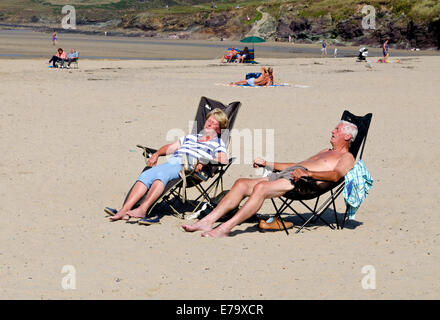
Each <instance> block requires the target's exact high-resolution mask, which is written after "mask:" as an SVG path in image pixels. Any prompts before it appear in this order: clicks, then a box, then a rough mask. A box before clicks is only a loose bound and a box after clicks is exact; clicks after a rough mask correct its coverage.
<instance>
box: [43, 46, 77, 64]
mask: <svg viewBox="0 0 440 320" xmlns="http://www.w3.org/2000/svg"><path fill="white" fill-rule="evenodd" d="M76 60H78V52H77V51H76V50H75V49H71V50H70V53H69V54H66V52H65V51H64V50H63V49H62V48H58V50H57V53H56V54H55V55H54V56H52V58H50V60H49V64H50V63H52V68H57V67H58V66H57V63H58V64H59V65H60V67H61V68H64V63H65V62H67V68H70V64H71V63H72V62H73V61H76Z"/></svg>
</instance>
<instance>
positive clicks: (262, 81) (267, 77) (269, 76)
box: [230, 67, 275, 87]
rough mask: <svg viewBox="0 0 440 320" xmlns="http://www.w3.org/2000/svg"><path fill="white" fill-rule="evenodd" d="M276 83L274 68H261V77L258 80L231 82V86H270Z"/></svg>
mask: <svg viewBox="0 0 440 320" xmlns="http://www.w3.org/2000/svg"><path fill="white" fill-rule="evenodd" d="M274 83H275V81H274V76H273V69H272V68H270V67H269V68H267V69H266V68H265V67H262V68H261V75H260V76H259V77H257V78H249V79H246V80H242V81H237V82H231V83H230V84H231V85H249V86H266V87H268V86H270V85H273V84H274Z"/></svg>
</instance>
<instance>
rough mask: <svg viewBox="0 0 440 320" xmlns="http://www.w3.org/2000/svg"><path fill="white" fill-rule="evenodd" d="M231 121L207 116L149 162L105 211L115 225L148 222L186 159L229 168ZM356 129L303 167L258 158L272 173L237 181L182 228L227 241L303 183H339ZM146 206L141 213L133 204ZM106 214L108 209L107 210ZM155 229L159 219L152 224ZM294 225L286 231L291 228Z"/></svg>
mask: <svg viewBox="0 0 440 320" xmlns="http://www.w3.org/2000/svg"><path fill="white" fill-rule="evenodd" d="M228 121H229V120H228V117H227V115H226V114H225V113H224V112H223V111H222V110H220V109H214V110H212V111H211V112H210V113H209V114H208V115H207V116H206V121H205V124H204V128H203V130H202V131H201V133H199V134H189V135H187V136H184V137H181V138H180V139H178V140H177V141H176V142H174V143H171V144H168V145H164V146H163V147H161V148H160V149H159V150H158V151H156V152H155V153H154V154H153V155H152V156H151V157H150V159H149V160H148V166H150V167H152V168H151V169H149V170H146V171H144V172H143V173H142V174H141V175H140V176H139V178H138V179H137V180H136V183H135V185H134V187H133V188H132V189H131V191H129V194H128V196H127V199H126V201H125V203H124V205H123V207H122V208H121V209H120V210H118V211H117V210H115V211H107V210H106V212H107V213H109V214H110V215H112V217H110V220H111V221H119V220H129V219H132V218H135V219H142V218H143V220H145V219H147V220H148V219H149V218H145V216H146V213H147V210H148V209H149V208H150V207H151V206H152V205H153V204H154V202H155V201H156V200H157V199H158V198H159V197H160V196H161V195H162V193H163V192H164V189H165V186H166V185H167V183H168V182H169V181H170V180H172V179H174V178H177V177H178V176H179V171H180V170H181V169H182V167H183V166H184V160H183V157H185V156H191V157H193V158H195V159H200V158H204V159H213V160H216V161H218V162H221V163H226V162H227V154H226V148H225V145H224V143H223V141H222V139H221V138H220V134H221V131H222V129H226V128H227V127H228ZM357 132H358V128H357V127H356V125H354V124H353V123H350V122H347V121H340V122H339V123H338V124H337V125H336V127H335V128H334V129H333V130H332V132H331V138H330V144H331V148H325V149H323V150H321V151H319V152H318V153H317V154H315V155H313V156H311V157H310V158H307V159H305V160H303V161H299V162H287V163H280V162H268V161H266V160H264V159H262V158H257V159H255V160H254V162H253V167H255V168H257V167H265V168H268V169H270V170H276V171H279V172H276V173H275V172H273V173H271V174H270V175H269V176H267V177H262V178H253V179H251V178H243V177H242V178H239V179H238V180H236V181H235V183H234V184H233V186H232V188H231V189H230V191H229V192H228V193H227V194H226V195H225V196H224V197H223V199H222V200H221V201H220V202H219V204H218V205H217V206H216V207H215V208H214V209H213V211H212V212H211V213H209V214H208V215H207V216H205V217H204V218H203V219H201V220H199V221H197V222H196V223H194V224H183V225H182V226H181V227H182V229H183V230H184V231H186V232H195V231H200V232H202V233H201V234H202V236H204V237H224V236H228V235H229V234H230V232H231V230H232V229H233V228H234V227H235V226H236V225H238V224H240V223H241V222H243V221H245V220H247V219H248V218H250V217H252V216H253V215H255V214H256V213H257V212H258V210H259V209H260V208H261V206H262V205H263V202H264V201H265V200H266V199H271V198H274V197H279V196H282V195H284V194H285V193H286V192H288V191H290V190H293V189H295V188H296V186H297V182H298V181H299V179H301V178H304V177H307V178H310V179H313V181H314V182H313V183H315V184H316V185H321V184H328V183H331V182H336V181H339V180H340V179H341V178H342V177H344V176H345V175H346V174H347V173H348V171H349V170H351V169H352V167H353V166H354V163H355V159H354V157H353V155H352V154H351V153H350V152H349V146H350V144H351V143H352V142H353V141H354V139H355V138H356V135H357ZM165 155H172V156H171V157H170V158H169V159H168V161H167V162H166V163H164V164H159V165H157V161H158V158H159V157H161V156H165ZM203 166H204V164H203V163H202V162H201V163H198V164H197V166H196V168H195V171H197V172H200V171H201V170H202V169H203ZM143 197H145V198H144V200H143V202H142V203H141V205H140V206H139V207H137V208H133V207H134V206H135V204H136V203H137V202H138V201H139V200H141V199H142V198H143ZM245 198H248V200H247V201H246V202H245V204H244V205H243V206H242V207H241V208H239V209H238V211H237V212H236V213H235V214H234V215H233V217H232V218H230V219H229V220H227V221H226V222H224V223H222V224H220V225H219V226H217V227H216V228H213V226H214V223H215V222H216V221H218V220H219V219H220V218H221V217H223V216H224V215H226V214H227V213H229V212H231V211H232V210H234V209H236V208H238V207H239V205H240V203H241V202H242V200H243V199H245ZM106 209H108V208H106ZM149 221H150V222H151V223H150V224H152V223H155V222H158V220H157V219H150V220H149ZM280 226H281V223H280V221H279V220H277V219H273V221H272V222H269V221H267V222H266V221H260V228H263V229H270V230H282V229H281V227H280ZM292 226H293V225H292V223H290V225H289V226H287V227H292Z"/></svg>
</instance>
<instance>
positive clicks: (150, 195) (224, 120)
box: [110, 109, 229, 221]
mask: <svg viewBox="0 0 440 320" xmlns="http://www.w3.org/2000/svg"><path fill="white" fill-rule="evenodd" d="M228 121H229V120H228V117H227V115H226V113H224V112H223V111H222V110H220V109H214V110H212V111H211V112H210V113H208V115H207V116H206V122H205V125H204V128H203V130H202V131H201V133H199V134H197V135H195V134H190V135H187V136H184V137H181V138H180V139H179V140H178V141H176V142H174V143H171V144H167V145H165V146H163V147H162V148H160V149H159V150H158V151H157V152H156V153H154V154H153V155H152V156H151V157H150V158H149V159H148V166H150V167H152V168H151V169H148V170H145V171H144V172H142V173H141V175H140V176H139V178H138V179H137V180H136V183H135V185H134V186H133V189H132V190H131V192H130V194H129V195H128V199H127V201H126V202H125V204H124V205H123V207H122V208H121V209H120V210H119V211H118V212H117V213H116V214H115V215H114V216H112V217H110V220H111V221H117V220H121V219H122V220H128V219H130V217H132V218H143V217H145V215H146V212H147V210H148V208H149V207H150V206H151V205H152V204H154V202H155V201H156V200H157V199H158V198H159V197H160V196H161V195H162V193H163V192H164V189H165V186H166V185H167V183H168V182H169V181H171V180H173V179H176V178H178V177H179V171H180V170H181V169H182V167H183V165H184V163H183V161H184V160H183V157H191V158H192V159H200V158H204V159H210V160H216V161H218V162H221V163H227V155H226V147H225V144H224V142H223V140H222V139H221V138H220V134H221V130H222V129H226V128H227V127H228ZM167 154H172V157H171V158H169V159H168V161H167V162H166V163H163V164H160V165H156V164H157V160H158V158H159V157H160V156H164V155H167ZM202 167H203V164H202V163H199V164H197V166H196V168H195V171H196V172H200V170H201V169H202ZM145 194H147V196H146V198H145V201H144V202H143V203H142V204H141V205H140V206H139V207H138V208H136V209H133V210H132V207H133V206H134V205H135V204H136V203H137V202H138V201H139V200H140V199H141V198H142V197H143V196H144V195H145Z"/></svg>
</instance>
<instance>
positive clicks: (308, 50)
mask: <svg viewBox="0 0 440 320" xmlns="http://www.w3.org/2000/svg"><path fill="white" fill-rule="evenodd" d="M51 36H52V35H51V34H49V33H43V32H33V31H30V30H4V29H3V30H2V29H0V58H46V57H50V56H52V55H53V54H54V53H56V49H57V48H58V47H61V48H63V49H64V50H66V51H69V50H70V49H71V48H76V49H77V50H78V51H79V52H80V54H81V57H83V58H87V59H124V60H132V59H142V60H212V59H218V60H220V59H221V57H222V56H223V54H225V50H226V48H228V47H230V46H234V47H236V48H241V49H242V48H244V46H245V45H246V46H248V47H249V48H252V44H243V43H240V42H238V41H214V40H211V41H208V40H173V39H155V38H140V37H129V36H126V37H115V36H107V37H106V36H104V35H85V34H73V33H65V34H63V33H60V32H59V33H58V39H59V40H58V42H57V45H56V46H53V45H52V41H51ZM254 46H255V54H256V60H257V61H259V60H260V59H262V58H278V59H290V58H301V57H320V56H321V51H320V46H319V45H317V44H295V43H286V42H266V43H259V44H255V45H254ZM334 48H335V47H334V46H332V45H329V46H328V50H327V53H328V56H329V57H333V52H334ZM337 48H338V56H339V57H354V56H357V55H358V53H359V52H358V50H359V47H358V46H356V47H353V46H338V47H337ZM369 54H370V56H371V57H378V56H381V54H382V51H381V49H380V48H369ZM423 55H437V56H438V55H439V52H438V51H432V50H425V51H418V52H411V51H407V50H391V56H400V57H405V56H423Z"/></svg>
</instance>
